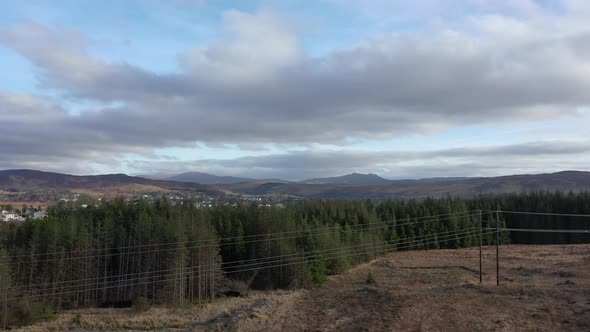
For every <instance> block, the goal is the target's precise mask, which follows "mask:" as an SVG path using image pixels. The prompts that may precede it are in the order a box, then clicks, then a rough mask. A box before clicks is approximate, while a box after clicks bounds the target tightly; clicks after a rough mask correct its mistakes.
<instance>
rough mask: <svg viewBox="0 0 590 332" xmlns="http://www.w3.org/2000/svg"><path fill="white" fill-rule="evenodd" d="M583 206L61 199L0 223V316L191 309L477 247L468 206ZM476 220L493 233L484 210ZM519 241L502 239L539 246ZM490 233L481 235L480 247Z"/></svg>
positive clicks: (577, 197)
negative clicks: (421, 253)
mask: <svg viewBox="0 0 590 332" xmlns="http://www.w3.org/2000/svg"><path fill="white" fill-rule="evenodd" d="M588 198H589V196H588V193H581V194H560V193H535V194H520V195H501V196H486V197H478V198H474V199H469V200H466V199H459V198H450V197H449V198H442V199H424V200H408V201H383V202H372V201H319V200H318V201H314V200H310V201H302V202H297V203H293V204H289V205H287V206H285V207H262V208H261V207H258V206H256V205H251V206H238V207H232V206H225V205H218V206H214V207H212V208H206V209H203V208H197V207H195V204H194V203H193V202H190V201H187V202H184V203H183V204H172V203H170V202H168V201H166V200H165V199H163V200H159V201H156V202H154V203H148V202H144V201H139V202H134V203H127V202H125V201H124V200H123V199H114V200H111V201H108V202H103V203H101V204H100V205H99V206H88V207H86V208H81V207H77V206H74V205H72V204H67V203H61V204H58V205H56V206H53V207H51V208H50V210H49V217H47V218H45V219H42V220H28V221H26V222H24V223H22V224H11V223H9V224H4V225H1V226H0V295H1V296H0V297H2V298H0V303H2V304H3V305H4V310H2V311H1V312H0V315H1V316H6V317H19V316H23V315H25V316H26V315H27V313H28V312H29V311H30V310H31V308H37V307H39V305H42V306H44V307H43V308H47V307H48V308H51V309H52V310H54V309H60V308H75V307H88V306H127V305H131V304H132V303H134V302H135V301H137V299H143V300H146V299H147V300H148V301H151V302H153V303H164V304H176V305H183V304H189V303H201V302H205V301H210V300H212V299H214V298H215V297H217V296H220V295H222V294H223V293H231V291H232V289H233V288H235V285H236V284H240V283H241V284H246V285H247V287H251V288H255V289H274V288H298V287H309V286H312V285H316V284H321V283H323V282H324V281H325V279H326V276H328V275H331V274H337V273H341V272H344V271H346V270H347V269H349V268H350V267H352V266H354V265H356V264H358V263H361V262H365V261H367V260H370V259H373V258H375V257H377V256H379V255H382V254H384V253H385V252H387V251H391V250H408V249H438V248H463V247H470V246H474V245H478V244H479V237H478V234H479V229H478V227H479V221H478V220H479V219H478V218H479V215H478V214H477V213H474V212H470V211H473V210H475V209H483V210H495V209H498V208H502V209H514V210H525V211H535V210H539V209H543V210H551V209H558V210H559V211H566V210H567V211H568V212H570V213H571V212H574V211H575V212H583V211H586V212H590V205H589V202H590V200H589V199H588ZM483 218H484V220H485V221H486V222H487V224H488V225H489V226H493V225H495V222H496V221H495V219H494V218H495V215H494V214H484V217H483ZM504 218H505V220H504ZM518 218H519V217H515V216H513V215H510V216H509V215H506V214H502V215H501V218H500V225H501V226H504V225H505V224H506V225H509V226H514V225H516V223H518V225H520V226H526V225H527V222H528V221H527V220H528V219H526V220H525V221H522V220H521V219H518ZM531 220H532V219H531ZM531 222H532V221H531ZM544 222H547V223H550V222H551V220H546V221H544ZM537 223H538V225H541V226H542V225H545V224H540V223H539V222H538V221H537ZM569 227H571V225H570V226H569ZM502 236H503V239H502V241H503V242H507V241H509V239H508V235H507V234H505V233H503V234H502ZM527 236H532V235H527V234H525V235H523V234H518V235H517V234H515V235H513V237H512V239H511V240H512V241H516V242H524V243H526V242H527V241H529V242H530V241H537V240H540V239H541V238H536V237H530V238H529V237H527ZM494 237H495V235H494V234H492V233H486V234H485V236H484V238H483V241H484V244H492V243H494ZM562 240H567V239H565V238H564V239H562ZM570 240H571V239H570ZM1 309H2V308H0V310H1ZM29 314H30V313H29ZM15 319H16V318H15Z"/></svg>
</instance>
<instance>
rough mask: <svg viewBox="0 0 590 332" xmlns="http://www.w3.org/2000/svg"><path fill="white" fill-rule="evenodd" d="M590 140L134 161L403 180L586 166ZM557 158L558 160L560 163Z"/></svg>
mask: <svg viewBox="0 0 590 332" xmlns="http://www.w3.org/2000/svg"><path fill="white" fill-rule="evenodd" d="M589 152H590V141H579V142H571V141H546V142H530V143H524V144H512V145H504V146H492V147H485V148H456V149H445V150H433V151H410V152H408V151H351V150H343V151H334V150H315V151H290V152H287V153H280V154H272V155H263V156H249V157H242V158H234V159H202V160H194V161H178V160H176V161H173V162H168V161H161V162H151V161H150V162H131V163H129V164H128V165H129V166H130V168H132V169H137V170H138V171H139V170H145V169H148V168H149V169H152V170H153V171H155V172H165V171H166V172H183V171H186V170H194V171H202V172H211V173H215V174H224V175H242V176H250V177H254V178H268V177H277V178H283V179H289V180H301V179H305V178H312V177H323V176H334V175H339V174H346V173H352V172H365V173H369V172H373V173H375V172H376V173H379V174H381V175H383V176H386V177H389V178H392V179H399V178H421V177H432V176H478V175H488V176H493V175H494V176H495V175H502V174H513V173H526V172H536V173H539V172H543V171H548V170H554V171H558V170H563V169H587V168H588V165H589V163H590V157H588V153H589ZM555 160H559V161H558V162H555Z"/></svg>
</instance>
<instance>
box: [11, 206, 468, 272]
mask: <svg viewBox="0 0 590 332" xmlns="http://www.w3.org/2000/svg"><path fill="white" fill-rule="evenodd" d="M463 213H465V212H463ZM478 215H479V212H478V213H475V214H469V215H459V216H458V217H459V218H466V217H474V216H478ZM440 216H441V215H438V216H429V217H423V218H422V219H424V218H438V217H440ZM452 217H455V216H449V217H447V218H443V219H434V220H422V221H419V222H412V221H411V222H408V223H403V224H394V226H395V227H400V226H407V225H417V224H421V223H425V222H434V221H437V222H441V221H447V220H450V219H451V218H452ZM417 219H420V218H414V219H412V218H409V219H406V220H417ZM400 220H401V221H404V219H400ZM390 222H395V221H384V222H380V223H375V224H368V225H366V224H358V225H353V226H350V227H353V228H361V230H371V229H377V228H385V227H388V226H389V225H388V224H386V223H390ZM363 227H364V228H363ZM337 229H340V230H343V229H342V226H341V225H338V226H334V227H325V228H316V229H314V230H321V231H325V232H324V233H316V234H313V233H311V234H312V235H327V234H331V232H329V231H326V230H337ZM350 230H351V231H353V230H355V229H352V228H350ZM296 232H297V233H304V234H301V235H296V236H287V237H280V238H271V237H269V238H264V239H258V240H247V241H235V242H223V243H219V244H211V245H204V246H202V245H197V246H191V247H185V248H167V249H156V250H152V251H136V252H118V253H109V254H97V255H86V256H78V257H72V256H70V257H60V258H48V259H39V260H35V263H41V262H56V261H62V260H70V261H72V260H82V259H90V258H97V257H115V256H121V255H136V254H150V253H161V252H166V251H174V250H179V249H203V248H219V247H223V246H229V245H233V244H240V245H241V244H248V243H257V242H266V241H279V240H287V239H295V238H301V237H307V236H309V235H310V232H311V231H309V232H308V231H302V230H298V231H291V232H282V233H274V234H275V235H276V234H279V235H282V234H286V233H296ZM263 235H264V236H267V235H273V233H269V234H263ZM226 239H228V238H226ZM235 239H239V238H235ZM222 240H223V238H222V239H219V240H218V241H222ZM197 241H200V240H197ZM204 241H217V240H216V239H211V240H204ZM191 242H195V241H188V242H176V243H175V244H176V245H180V244H186V243H191ZM121 248H123V247H121ZM97 250H99V251H100V249H97ZM86 251H87V252H89V251H92V250H91V249H89V250H86ZM63 253H65V252H62V254H63ZM71 253H72V252H70V254H71ZM35 255H44V254H34V255H20V256H21V257H31V256H35ZM12 257H13V258H15V257H16V256H12ZM0 262H1V260H0ZM23 263H24V262H23ZM31 263H32V262H31Z"/></svg>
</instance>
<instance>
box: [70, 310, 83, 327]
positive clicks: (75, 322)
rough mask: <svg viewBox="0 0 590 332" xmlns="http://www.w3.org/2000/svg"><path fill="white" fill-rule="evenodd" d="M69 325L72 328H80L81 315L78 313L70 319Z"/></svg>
mask: <svg viewBox="0 0 590 332" xmlns="http://www.w3.org/2000/svg"><path fill="white" fill-rule="evenodd" d="M70 324H71V325H72V326H74V327H80V325H82V315H81V314H80V313H79V312H78V313H76V314H75V315H74V317H72V319H70Z"/></svg>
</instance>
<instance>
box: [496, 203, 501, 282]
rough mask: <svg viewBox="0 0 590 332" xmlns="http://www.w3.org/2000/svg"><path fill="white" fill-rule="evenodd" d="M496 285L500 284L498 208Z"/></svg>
mask: <svg viewBox="0 0 590 332" xmlns="http://www.w3.org/2000/svg"><path fill="white" fill-rule="evenodd" d="M496 286H500V210H496Z"/></svg>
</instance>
